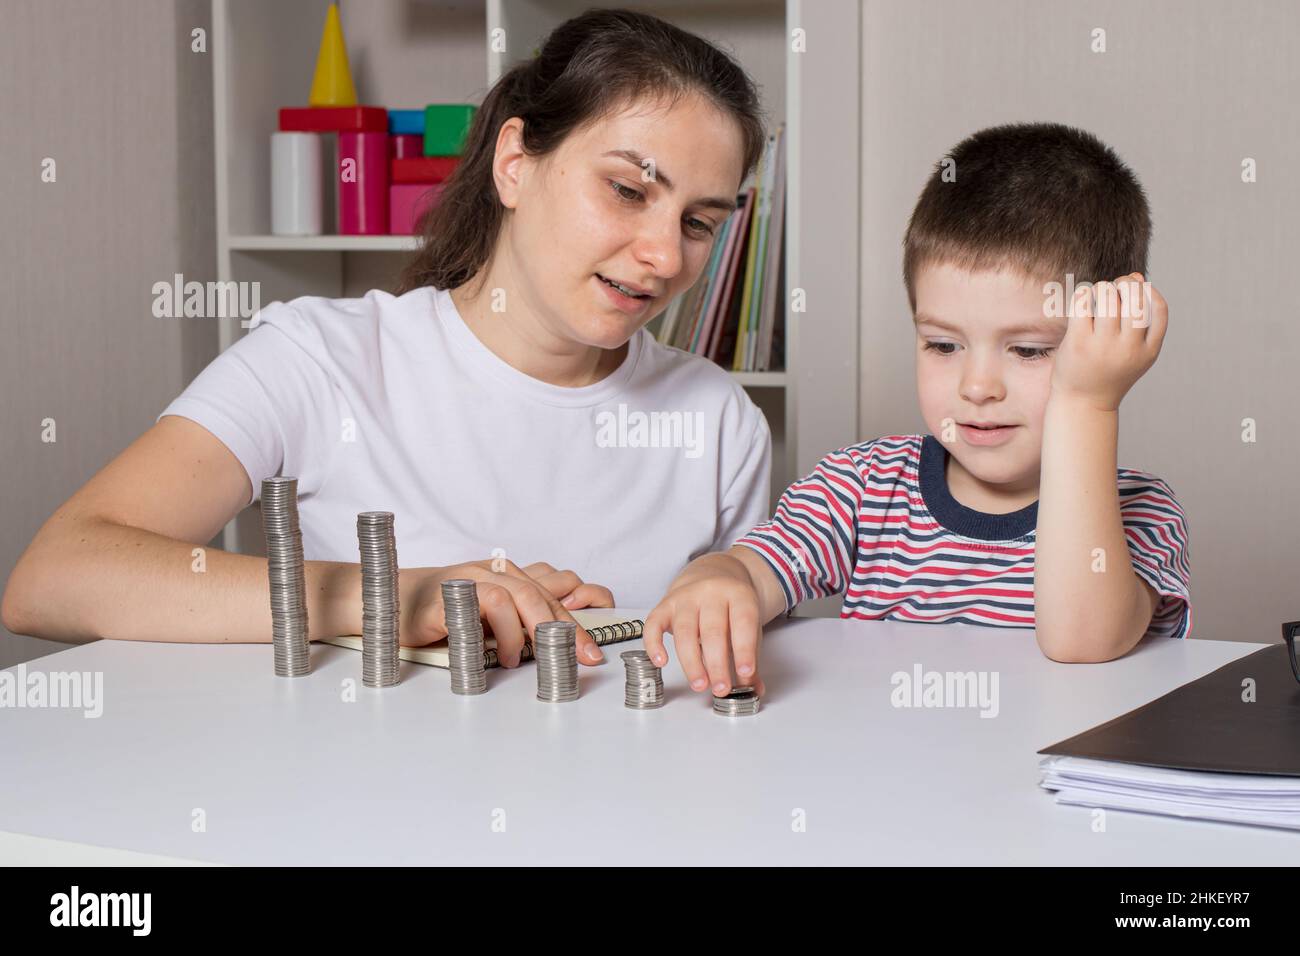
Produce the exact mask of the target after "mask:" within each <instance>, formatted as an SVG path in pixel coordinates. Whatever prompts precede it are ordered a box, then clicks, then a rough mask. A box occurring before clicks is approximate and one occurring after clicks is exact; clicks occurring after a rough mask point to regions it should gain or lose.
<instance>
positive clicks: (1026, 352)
mask: <svg viewBox="0 0 1300 956" xmlns="http://www.w3.org/2000/svg"><path fill="white" fill-rule="evenodd" d="M956 348H957V345H956V343H954V342H926V343H925V350H926V351H928V352H934V353H935V354H937V355H952V354H953V353H952V352H951V351H948V350H949V349H952V350H954V351H955V350H956ZM1011 350H1012V351H1013V352H1015V353H1016V355H1017V356H1018V357H1020V358H1021V359H1024V360H1025V361H1026V362H1037V361H1039V360H1040V359H1045V358H1047V356H1049V355H1051V354H1052V353H1053V352H1055V351H1056V349H1055V348H1053V347H1043V348H1031V347H1030V346H1028V345H1013V346H1011Z"/></svg>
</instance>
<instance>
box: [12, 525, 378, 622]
mask: <svg viewBox="0 0 1300 956" xmlns="http://www.w3.org/2000/svg"><path fill="white" fill-rule="evenodd" d="M45 530H46V532H47V533H48V535H49V536H48V537H46V538H45V540H41V538H40V537H38V539H37V540H36V541H34V542H33V543H32V548H31V549H29V553H28V554H25V555H24V556H23V558H22V559H21V560H20V562H19V565H18V566H17V567H16V568H15V569H14V573H13V574H12V575H11V577H10V580H9V584H8V587H7V591H6V596H5V617H6V624H7V625H8V626H9V627H10V630H14V631H16V632H18V633H22V634H29V635H31V636H33V637H41V638H47V639H50V640H58V641H84V640H90V639H93V638H114V639H118V640H136V641H174V642H184V643H213V644H216V643H250V642H269V641H270V640H271V604H270V596H269V584H268V579H267V569H266V559H265V558H259V557H255V556H251V555H243V554H232V553H230V552H228V551H221V550H219V549H217V548H209V547H202V546H200V545H196V544H193V543H190V542H185V541H177V540H175V539H173V538H167V537H164V536H162V535H159V534H155V533H153V532H151V531H144V530H142V529H140V528H133V527H129V526H126V525H120V524H115V523H113V522H109V521H104V520H91V519H87V520H83V521H78V522H70V523H69V524H68V525H66V526H65V527H63V528H62V529H57V530H55V529H48V528H47V529H45ZM304 571H305V580H306V594H307V622H308V633H309V636H310V637H311V638H312V639H313V640H315V639H319V638H321V637H330V636H334V635H336V634H356V633H360V617H361V612H360V572H359V568H358V565H356V564H347V563H343V562H334V561H307V562H306V563H305V567H304Z"/></svg>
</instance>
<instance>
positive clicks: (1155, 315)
mask: <svg viewBox="0 0 1300 956" xmlns="http://www.w3.org/2000/svg"><path fill="white" fill-rule="evenodd" d="M1168 321H1169V306H1168V304H1167V303H1166V302H1165V299H1164V296H1162V295H1161V294H1160V293H1159V291H1157V289H1156V287H1155V286H1154V285H1152V284H1151V283H1150V282H1147V281H1145V279H1144V278H1143V277H1142V273H1140V272H1133V273H1130V274H1129V275H1126V276H1122V277H1121V278H1119V279H1116V280H1115V281H1114V282H1099V283H1097V284H1096V285H1095V286H1093V287H1091V289H1090V288H1089V287H1087V286H1084V287H1082V288H1080V289H1079V290H1078V292H1077V293H1076V294H1075V297H1074V301H1073V302H1071V304H1070V316H1069V325H1068V327H1067V329H1066V333H1065V338H1064V339H1063V340H1062V341H1061V345H1060V347H1059V349H1058V350H1057V353H1056V361H1055V363H1054V364H1053V368H1052V386H1051V388H1052V390H1051V394H1052V396H1053V397H1056V396H1058V395H1059V396H1062V397H1065V398H1077V399H1082V400H1083V401H1085V402H1087V403H1088V404H1090V405H1092V406H1093V407H1095V408H1098V409H1100V410H1103V411H1118V409H1119V403H1120V401H1121V400H1122V399H1123V398H1124V396H1125V395H1126V394H1128V390H1129V389H1130V388H1132V387H1133V383H1134V382H1136V381H1137V380H1138V379H1139V378H1141V377H1142V376H1143V375H1144V374H1146V371H1147V369H1149V368H1150V367H1151V366H1152V365H1154V364H1155V361H1156V356H1158V355H1159V354H1160V345H1161V343H1162V342H1163V341H1164V338H1165V328H1166V327H1167V325H1168Z"/></svg>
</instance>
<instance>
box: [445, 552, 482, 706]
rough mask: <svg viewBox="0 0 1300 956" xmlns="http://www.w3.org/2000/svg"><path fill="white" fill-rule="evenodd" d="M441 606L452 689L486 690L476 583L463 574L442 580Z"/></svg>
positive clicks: (461, 691)
mask: <svg viewBox="0 0 1300 956" xmlns="http://www.w3.org/2000/svg"><path fill="white" fill-rule="evenodd" d="M442 606H443V610H444V611H445V612H446V615H447V656H448V657H449V658H450V661H449V663H450V669H451V692H452V693H453V694H465V695H474V694H482V693H484V692H486V691H487V675H486V674H485V673H484V665H485V663H486V662H485V660H484V654H483V622H482V621H481V620H480V619H479V607H478V588H477V586H476V585H475V583H474V582H473V581H470V580H467V579H464V578H456V579H453V580H450V581H443V582H442Z"/></svg>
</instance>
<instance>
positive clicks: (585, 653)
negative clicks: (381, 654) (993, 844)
mask: <svg viewBox="0 0 1300 956" xmlns="http://www.w3.org/2000/svg"><path fill="white" fill-rule="evenodd" d="M457 578H463V579H469V580H471V581H474V582H476V584H477V588H476V590H477V591H478V606H479V612H480V615H481V617H482V619H483V621H484V623H485V624H486V625H487V628H485V630H489V629H490V631H491V633H492V635H493V636H494V637H495V638H496V641H497V656H498V659H499V660H500V662H501V666H502V667H515V666H517V665H518V663H519V655H520V653H521V652H522V650H523V646H524V637H525V634H528V635H531V634H532V633H533V630H534V629H535V628H536V627H537V625H538V624H543V623H545V622H546V621H573V623H575V624H577V621H575V620H574V618H573V615H572V614H570V613H569V610H568V609H569V608H574V609H576V608H581V607H613V606H614V595H613V594H612V593H610V590H609V588H606V587H602V586H600V585H599V584H587V583H585V582H584V581H583V580H582V579H581V578H579V577H578V576H577V575H576V574H574V573H573V572H572V571H557V570H555V568H553V567H551V566H550V565H549V564H545V563H542V562H538V563H536V564H530V565H528V567H526V568H520V567H519V566H518V565H516V564H515V563H514V562H512V561H507V560H505V559H503V558H493V559H491V560H487V561H470V562H467V563H465V564H456V565H451V566H449V567H445V568H409V569H403V570H402V571H401V573H400V574H399V575H398V582H399V587H400V590H401V595H400V602H401V628H400V634H399V640H400V642H401V644H402V645H404V646H406V647H422V646H423V645H425V644H432V643H434V642H435V641H440V640H442V639H443V638H444V637H446V636H447V618H446V609H445V608H444V607H443V604H442V582H443V581H450V580H455V579H457ZM577 646H578V660H579V661H581V662H582V663H584V664H599V663H600V662H601V661H603V660H604V659H605V656H604V655H603V654H602V653H601V651H600V648H599V647H597V646H596V642H595V641H594V640H592V638H591V635H589V634H588V633H587V632H586V631H585V630H583V628H582V626H581V625H579V626H578V630H577Z"/></svg>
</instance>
